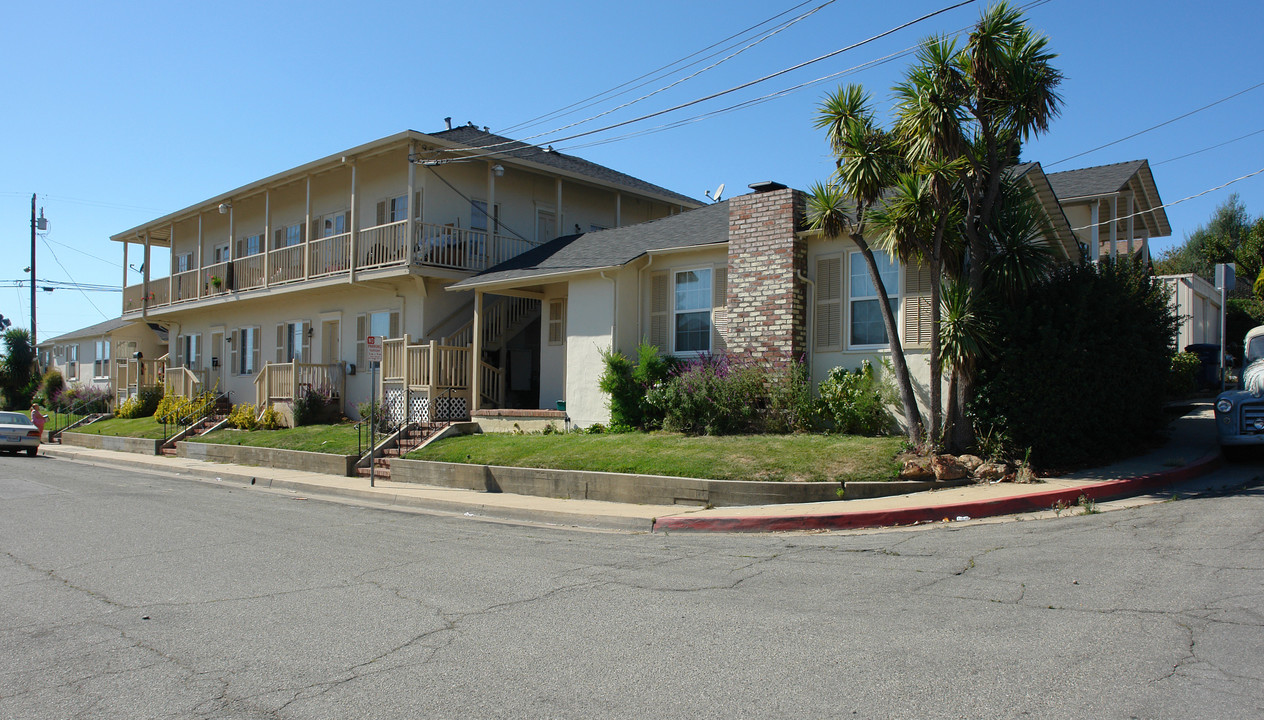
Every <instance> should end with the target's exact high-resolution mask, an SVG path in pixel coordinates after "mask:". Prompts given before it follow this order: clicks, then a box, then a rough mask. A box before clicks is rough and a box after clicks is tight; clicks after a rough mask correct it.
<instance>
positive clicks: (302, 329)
mask: <svg viewBox="0 0 1264 720" xmlns="http://www.w3.org/2000/svg"><path fill="white" fill-rule="evenodd" d="M298 327H299V342H300V350H299V356H298V357H297V358H295V360H297V361H298V362H304V363H309V362H311V360H310V359H309V358H310V357H311V352H312V338H311V333H310V332H308V331H309V330H311V327H312V324H311V323H310V322H308V321H306V320H304V321H303V322H301V323H299V326H298Z"/></svg>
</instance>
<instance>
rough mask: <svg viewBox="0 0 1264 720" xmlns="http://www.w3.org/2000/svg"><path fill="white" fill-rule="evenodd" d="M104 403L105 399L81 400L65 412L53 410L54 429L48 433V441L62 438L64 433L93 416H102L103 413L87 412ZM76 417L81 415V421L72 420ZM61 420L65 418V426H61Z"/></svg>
mask: <svg viewBox="0 0 1264 720" xmlns="http://www.w3.org/2000/svg"><path fill="white" fill-rule="evenodd" d="M104 402H105V400H104V398H93V399H91V400H81V401H80V402H78V403H75V404H74V405H71V406H70V408H69V409H67V410H66V411H64V412H63V411H61V410H58V409H57V408H56V407H54V408H52V410H53V414H52V421H53V428H52V429H51V430H49V431H48V441H49V442H52V441H53V439H54V438H59V437H61V434H62V433H63V432H65V431H67V430H69V429H70V428H72V427H75V426H77V425H79V424H80V423H82V422H84V421H85V420H87V419H88V418H89V417H91V416H92V415H99V414H101V413H90V412H87V410H88V409H89V408H90V407H92V406H94V405H96V404H98V403H104ZM75 415H79V416H80V417H79V419H78V420H71V417H73V416H75ZM61 418H65V424H61V423H60V422H59V421H60V419H61Z"/></svg>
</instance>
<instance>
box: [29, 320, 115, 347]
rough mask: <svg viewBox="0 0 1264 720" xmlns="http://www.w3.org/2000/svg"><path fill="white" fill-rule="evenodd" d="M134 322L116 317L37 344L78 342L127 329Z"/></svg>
mask: <svg viewBox="0 0 1264 720" xmlns="http://www.w3.org/2000/svg"><path fill="white" fill-rule="evenodd" d="M134 322H136V321H135V320H124V319H123V318H121V317H116V318H114V319H112V320H106V321H104V322H99V323H97V324H96V325H89V326H88V327H85V328H79V329H78V330H71V331H70V332H68V333H63V334H61V335H58V336H57V337H53V338H49V339H47V340H41V341H40V343H39V344H40V345H56V344H58V343H63V342H66V341H68V340H79V339H82V338H92V337H101V336H102V335H106V334H108V333H111V332H113V331H115V330H118V329H119V328H122V327H127V326H128V325H131V324H132V323H134Z"/></svg>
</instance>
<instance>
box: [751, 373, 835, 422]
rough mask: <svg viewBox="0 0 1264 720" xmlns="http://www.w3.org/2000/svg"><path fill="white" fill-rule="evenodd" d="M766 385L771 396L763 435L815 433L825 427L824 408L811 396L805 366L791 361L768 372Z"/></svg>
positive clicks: (765, 415)
mask: <svg viewBox="0 0 1264 720" xmlns="http://www.w3.org/2000/svg"><path fill="white" fill-rule="evenodd" d="M764 384H765V386H766V390H767V393H768V397H767V401H766V407H765V412H764V423H763V424H764V432H768V433H777V434H786V433H794V432H813V431H816V430H820V429H822V428H823V427H824V425H825V420H824V413H823V410H824V408H823V406H822V404H821V401H820V399H818V398H817V397H816V395H814V394H813V393H812V379H811V377H810V375H809V371H808V366H807V365H806V364H804V363H801V362H790V363H787V364H785V365H779V366H773V367H772V368H770V369H767V370H766V371H765V373H764Z"/></svg>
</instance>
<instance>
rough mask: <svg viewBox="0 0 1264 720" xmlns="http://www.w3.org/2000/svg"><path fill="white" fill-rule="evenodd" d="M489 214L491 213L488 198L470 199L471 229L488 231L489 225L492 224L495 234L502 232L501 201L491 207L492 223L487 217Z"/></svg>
mask: <svg viewBox="0 0 1264 720" xmlns="http://www.w3.org/2000/svg"><path fill="white" fill-rule="evenodd" d="M488 214H489V213H488V210H487V201H486V200H471V201H470V229H471V230H480V231H483V232H487V227H488V225H489V224H490V225H491V227H492V228H493V230H492V233H493V234H494V233H498V232H500V203H496V206H495V207H493V208H492V209H491V212H490V215H491V221H490V223H489V221H488V217H487V216H488Z"/></svg>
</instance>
